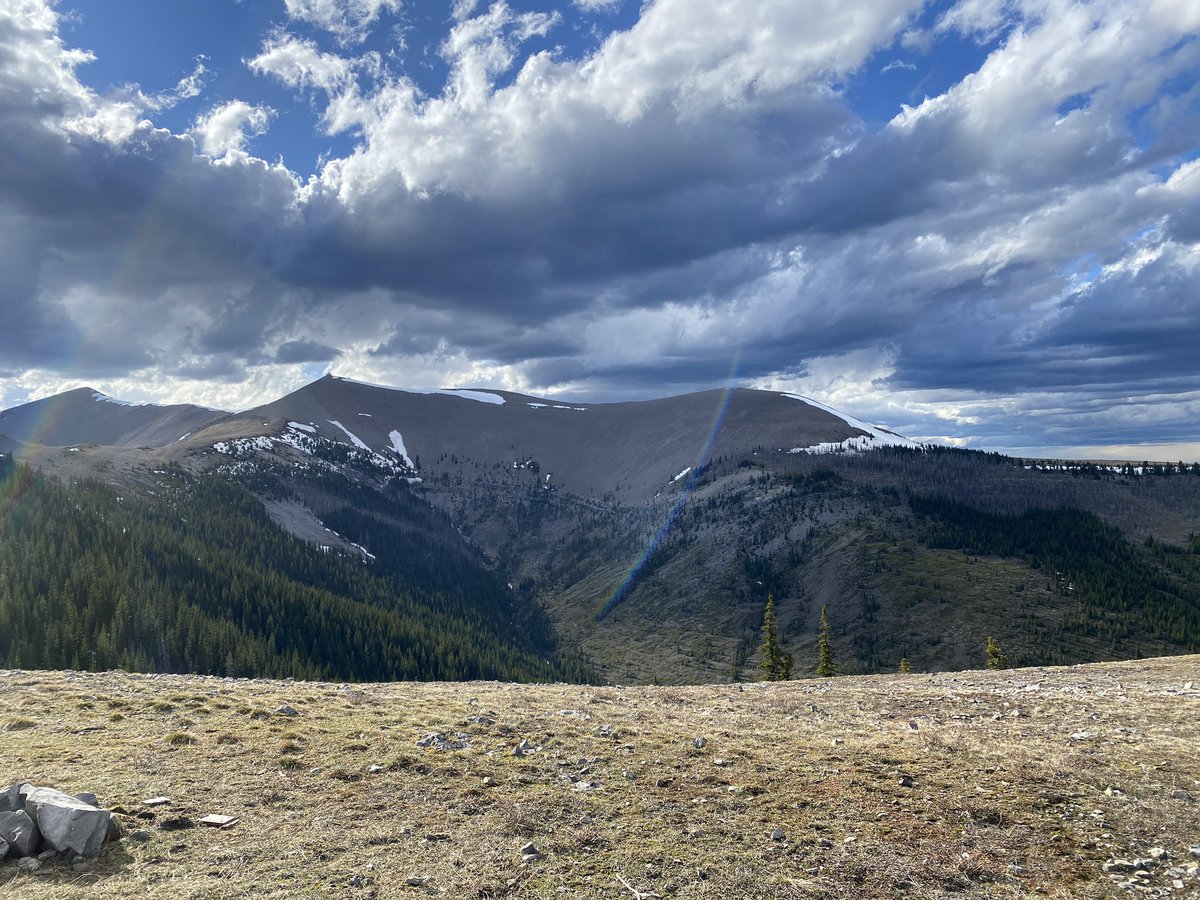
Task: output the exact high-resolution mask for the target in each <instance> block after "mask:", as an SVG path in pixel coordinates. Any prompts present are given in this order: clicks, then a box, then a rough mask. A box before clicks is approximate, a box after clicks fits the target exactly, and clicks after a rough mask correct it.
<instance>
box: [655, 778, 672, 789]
mask: <svg viewBox="0 0 1200 900" xmlns="http://www.w3.org/2000/svg"><path fill="white" fill-rule="evenodd" d="M654 786H655V787H660V788H665V787H670V786H671V779H670V778H660V779H658V780H657V781H655V782H654Z"/></svg>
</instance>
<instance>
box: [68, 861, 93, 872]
mask: <svg viewBox="0 0 1200 900" xmlns="http://www.w3.org/2000/svg"><path fill="white" fill-rule="evenodd" d="M90 868H91V865H89V864H88V863H87V862H84V861H80V862H76V863H71V871H72V872H86V871H87V870H88V869H90Z"/></svg>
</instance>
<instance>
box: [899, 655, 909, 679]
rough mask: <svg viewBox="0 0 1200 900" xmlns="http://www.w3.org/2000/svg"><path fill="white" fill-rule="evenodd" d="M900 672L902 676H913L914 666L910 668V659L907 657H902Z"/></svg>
mask: <svg viewBox="0 0 1200 900" xmlns="http://www.w3.org/2000/svg"><path fill="white" fill-rule="evenodd" d="M899 672H900V674H901V675H911V674H912V666H910V665H909V664H908V657H907V656H902V657H900V668H899Z"/></svg>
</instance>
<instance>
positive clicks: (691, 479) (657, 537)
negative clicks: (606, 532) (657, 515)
mask: <svg viewBox="0 0 1200 900" xmlns="http://www.w3.org/2000/svg"><path fill="white" fill-rule="evenodd" d="M740 357H741V354H740V353H739V354H738V355H737V356H735V357H734V360H733V367H732V369H731V371H730V373H729V379H728V382H727V385H726V387H725V390H724V392H723V393H722V395H721V402H720V403H719V404H717V414H716V416H715V417H714V418H713V424H712V429H711V430H710V431H709V433H708V440H707V441H705V443H704V446H703V447H702V448H701V449H700V453H699V454H698V455H697V456H696V462H695V463H693V464H692V471H691V474H690V475H689V476H688V480H687V484H686V485H684V488H683V492H682V493H681V494H680V495H679V499H678V500H676V501H675V505H674V506H672V507H671V511H670V512H668V513H667V517H666V519H664V520H663V523H662V525H661V526H659V529H658V531H657V532H655V534H654V537H652V538H651V539H650V542H649V543H648V544H647V545H646V551H645V552H644V553H643V554H642V555H641V557H640V558H639V559H638V561H637V562H635V563H634V564H633V565H632V566H631V567H630V569H629V571H628V572H627V573H625V577H624V578H622V579H621V581H620V583H619V584H618V585H617V586H616V588H615V589H614V590H613V592H612V594H610V595H609V598H608V600H607V601H606V602H605V604H604V606H603V607H602V608H601V609H600V612H599V613H597V615H596V621H597V622H599V621H601V620H603V619H604V617H605V616H607V615H608V614H609V613H610V612H612V611H613V610H614V609H616V608H617V606H619V605H620V604H621V602H622V601H624V600H625V599H626V597H628V596H629V594H630V592H631V591H632V590H633V586H634V583H635V582H636V581H637V577H638V575H640V574H641V572H642V569H644V568H645V567H646V563H647V562H649V560H650V557H651V556H653V555H654V552H655V551H656V550H657V549H658V548H659V547H661V546H662V542H663V541H664V540H666V537H667V534H668V533H669V532H670V530H671V526H672V525H674V524H675V520H676V519H677V518H679V513H680V512H681V511H682V510H683V507H684V506H685V505H686V504H687V502H688V499H689V498H690V497H691V495H692V491H693V490H694V489H695V487H696V484H697V483H698V482H699V481H700V476H701V475H702V474H703V472H704V466H705V464H707V463H708V459H709V456H711V455H712V450H713V447H714V446H715V445H716V443H717V438H718V437H720V434H721V427H722V426H723V425H724V424H725V414H726V413H728V412H729V401H730V400H731V399H733V391H734V388H735V387H736V385H735V384H734V381H735V375H736V373H737V366H738V362H739V360H740Z"/></svg>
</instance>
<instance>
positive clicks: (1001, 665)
mask: <svg viewBox="0 0 1200 900" xmlns="http://www.w3.org/2000/svg"><path fill="white" fill-rule="evenodd" d="M987 666H988V668H989V669H1007V668H1008V657H1007V656H1005V655H1004V651H1003V650H1001V649H1000V642H999V641H998V640H996V639H995V638H994V637H992V636H991V635H990V634H989V635H988V641H987Z"/></svg>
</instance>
